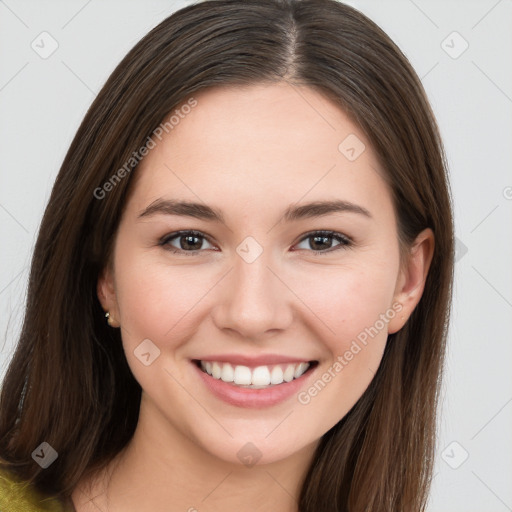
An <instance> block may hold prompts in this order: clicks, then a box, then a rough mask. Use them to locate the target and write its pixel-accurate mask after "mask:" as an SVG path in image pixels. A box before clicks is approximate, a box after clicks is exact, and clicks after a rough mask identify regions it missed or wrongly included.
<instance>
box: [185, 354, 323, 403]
mask: <svg viewBox="0 0 512 512" xmlns="http://www.w3.org/2000/svg"><path fill="white" fill-rule="evenodd" d="M192 366H193V367H194V369H195V371H196V372H197V373H198V374H199V377H200V378H201V379H202V380H203V382H204V383H205V384H206V387H207V388H208V389H209V390H210V391H211V392H212V393H213V394H214V395H215V396H216V397H217V398H220V399H221V400H222V401H224V402H226V403H228V404H230V405H234V406H236V407H248V408H263V407H270V406H272V405H276V404H279V403H281V402H284V401H285V400H287V399H288V398H290V397H291V396H293V395H295V394H297V393H298V392H299V390H300V388H301V387H303V386H304V384H305V383H306V381H307V380H308V379H309V378H310V377H311V375H313V373H314V372H315V368H312V369H308V370H307V371H306V372H305V373H304V374H302V375H301V376H300V377H299V378H298V379H293V380H292V381H291V382H283V383H282V384H277V385H275V386H271V387H269V388H266V389H251V388H240V387H237V386H235V385H233V384H230V383H228V382H224V381H223V380H221V379H214V378H213V377H212V376H211V375H209V374H208V373H205V372H203V371H202V370H201V369H200V368H199V367H198V366H197V365H196V363H195V362H193V361H192Z"/></svg>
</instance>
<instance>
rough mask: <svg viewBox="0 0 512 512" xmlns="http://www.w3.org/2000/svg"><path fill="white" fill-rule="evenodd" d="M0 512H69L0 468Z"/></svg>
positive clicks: (69, 511) (58, 503)
mask: <svg viewBox="0 0 512 512" xmlns="http://www.w3.org/2000/svg"><path fill="white" fill-rule="evenodd" d="M0 510H1V511H2V512H71V510H72V509H69V508H65V507H64V506H63V505H62V503H61V502H60V501H59V500H57V499H55V498H46V497H44V496H43V495H42V494H40V493H39V492H38V491H37V490H36V489H35V488H34V487H33V486H31V484H30V483H27V482H23V481H20V480H19V479H18V478H17V477H16V476H15V475H13V474H12V473H10V472H9V471H7V470H5V469H3V468H0Z"/></svg>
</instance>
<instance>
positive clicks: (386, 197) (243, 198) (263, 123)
mask: <svg viewBox="0 0 512 512" xmlns="http://www.w3.org/2000/svg"><path fill="white" fill-rule="evenodd" d="M193 98H194V100H195V102H196V103H194V105H195V106H194V107H193V108H186V109H181V108H180V107H179V106H178V107H177V108H176V109H175V110H174V111H173V112H172V113H170V114H174V116H173V125H172V128H171V129H169V130H168V133H165V132H164V134H163V136H162V140H161V141H158V139H155V142H156V143H157V144H156V147H154V149H151V151H150V152H149V153H148V154H147V155H146V156H145V157H144V159H143V160H142V162H141V164H140V165H139V168H138V169H137V171H136V175H137V181H136V186H135V191H134V196H135V198H134V200H135V203H136V207H137V208H139V209H140V208H143V207H145V206H147V204H148V203H149V202H151V201H153V200H155V199H157V198H158V197H163V196H169V197H179V198H181V199H185V198H188V199H194V200H197V199H198V198H200V199H201V200H203V201H205V202H208V204H215V206H220V207H221V208H224V206H225V207H226V208H227V207H228V204H227V203H226V201H229V204H230V205H232V206H233V207H234V206H236V204H240V205H244V206H245V208H247V207H248V206H249V205H250V204H252V205H254V207H255V208H256V209H258V208H260V207H261V206H262V204H263V203H265V204H266V205H267V206H268V207H270V206H272V205H278V204H281V203H283V202H286V206H287V205H288V204H289V203H292V202H297V201H299V200H300V199H301V198H302V197H304V196H305V195H307V198H305V199H307V200H308V201H312V200H317V199H335V198H341V199H350V200H353V201H354V200H355V201H359V202H361V203H365V205H372V206H373V207H377V208H380V209H382V210H383V211H382V213H383V214H385V211H386V210H387V211H388V213H389V210H390V208H391V209H392V204H391V195H390V193H389V191H388V189H387V185H386V184H385V182H384V180H383V179H382V177H381V173H382V171H381V169H380V166H379V163H378V161H377V159H376V157H375V155H374V153H373V151H372V148H371V146H370V143H369V141H368V140H367V138H366V137H365V135H364V134H363V133H362V131H361V130H360V128H359V127H358V126H357V125H356V124H354V123H353V122H352V121H351V120H350V119H349V118H348V116H347V115H346V114H345V113H344V112H343V111H342V110H341V109H340V108H339V107H338V106H337V105H335V104H334V103H332V102H331V101H330V100H328V99H327V98H326V97H324V96H323V95H322V94H320V93H319V92H317V91H314V90H313V89H310V88H307V87H303V86H302V87H299V86H294V85H290V84H287V83H279V84H270V85H254V86H247V87H223V88H214V89H209V90H205V91H202V92H200V93H199V94H195V95H194V96H193ZM184 104H185V103H184ZM166 119H169V116H167V118H166ZM347 148H348V149H351V148H353V149H354V151H352V152H351V153H350V152H349V153H347V152H346V150H347ZM354 153H355V156H357V155H358V154H359V153H360V155H359V156H357V158H355V159H354V158H353V156H354Z"/></svg>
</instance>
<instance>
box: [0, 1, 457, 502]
mask: <svg viewBox="0 0 512 512" xmlns="http://www.w3.org/2000/svg"><path fill="white" fill-rule="evenodd" d="M452 278H453V226H452V214H451V204H450V193H449V186H448V178H447V173H446V165H445V158H444V153H443V148H442V143H441V141H440V137H439V133H438V130H437V127H436V122H435V119H434V116H433V114H432V112H431V109H430V107H429V104H428V101H427V99H426V96H425V93H424V91H423V88H422V86H421V83H420V81H419V79H418V77H417V76H416V74H415V72H414V71H413V69H412V67H411V66H410V64H409V63H408V61H407V60H406V58H405V57H404V56H403V54H402V53H401V52H400V50H399V49H398V48H397V47H396V46H395V45H394V44H393V43H392V42H391V41H390V39H389V38H388V37H387V36H386V35H385V34H384V33H383V32H382V31H381V30H380V29H379V28H378V27H377V26H376V25H375V24H374V23H373V22H371V21H370V20H369V19H368V18H366V17H365V16H363V15H362V14H361V13H359V12H358V11H356V10H354V9H352V8H350V7H347V6H345V5H343V4H340V3H337V2H334V1H332V0H303V1H294V0H273V1H264V0H249V1H246V0H244V1H241V0H213V1H207V2H202V3H199V4H197V5H192V6H190V7H187V8H184V9H182V10H180V11H178V12H176V13H175V14H173V15H172V16H170V17H169V18H167V19H166V20H164V21H163V22H162V23H161V24H160V25H159V26H157V27H156V28H155V29H153V30H152V31H151V32H150V33H149V34H148V35H147V36H146V37H145V38H144V39H143V40H142V41H140V42H139V43H138V44H137V45H136V46H135V47H134V48H133V50H131V51H130V52H129V54H128V55H127V56H126V57H125V59H124V60H123V61H122V62H121V63H120V64H119V66H118V67H117V68H116V70H115V71H114V72H113V74H112V75H111V77H110V78H109V80H108V81H107V83H106V84H105V86H104V87H103V89H102V90H101V91H100V93H99V94H98V96H97V98H96V99H95V101H94V102H93V104H92V106H91V108H90V109H89V111H88V113H87V115H86V117H85V119H84V121H83V123H82V125H81V126H80V128H79V130H78V132H77V134H76V136H75V139H74V140H73V142H72V144H71V147H70V149H69V151H68V154H67V156H66V158H65V160H64V162H63V165H62V168H61V171H60V173H59V175H58V177H57V180H56V183H55V186H54V189H53V192H52V195H51V198H50V201H49V204H48V207H47V209H46V212H45V215H44V218H43V222H42V225H41V228H40V233H39V237H38V241H37V244H36V247H35V251H34V258H33V263H32V269H31V275H30V283H29V290H28V301H27V310H26V316H25V321H24V325H23V329H22V333H21V336H20V340H19V343H18V346H17V350H16V352H15V355H14V357H13V359H12V362H11V364H10V366H9V369H8V372H7V374H6V377H5V380H4V383H3V388H2V395H1V402H0V455H1V460H2V466H3V468H4V470H3V471H4V473H3V474H4V481H5V482H6V485H5V486H4V487H8V486H10V487H11V488H13V486H14V487H15V488H16V491H15V492H14V494H13V496H14V495H17V498H13V497H11V498H4V501H5V500H11V501H12V502H14V500H15V499H18V500H19V499H21V500H23V499H25V505H24V506H25V509H27V507H28V505H27V503H29V502H31V503H32V505H30V506H31V507H32V506H33V507H37V506H39V507H41V506H42V505H37V504H36V503H37V502H39V500H40V499H42V496H48V497H50V498H53V501H49V502H48V503H52V506H55V507H60V506H61V505H62V507H63V510H64V509H66V508H65V507H67V509H69V510H72V509H75V510H77V511H79V512H84V511H89V510H98V509H100V510H109V511H118V510H123V511H129V510H137V511H144V510H152V511H154V510H166V511H168V510H189V511H194V510H199V511H202V510H223V511H229V510H248V509H250V510H277V509H279V510H283V511H301V512H303V511H322V512H324V511H331V510H332V511H351V512H354V511H367V510H371V511H377V510H378V511H394V512H396V511H408V510H415V511H416V510H424V508H425V502H426V499H427V496H428V489H429V482H430V478H431V473H432V462H433V453H434V446H435V443H434V441H435V435H434V434H435V425H436V416H435V412H436V401H437V396H438V392H439V383H440V374H441V368H442V363H443V355H444V346H445V341H446V333H447V327H448V319H449V306H450V299H451V285H452ZM14 481H19V482H23V483H24V490H23V491H21V493H20V492H18V491H17V489H18V487H16V484H15V483H13V482H14ZM36 492H37V493H39V494H38V496H36V495H35V493H36ZM3 493H4V496H5V495H6V493H7V491H5V490H4V491H3ZM20 494H21V497H20V496H19V495H20ZM57 509H58V508H57ZM34 510H38V509H37V508H34Z"/></svg>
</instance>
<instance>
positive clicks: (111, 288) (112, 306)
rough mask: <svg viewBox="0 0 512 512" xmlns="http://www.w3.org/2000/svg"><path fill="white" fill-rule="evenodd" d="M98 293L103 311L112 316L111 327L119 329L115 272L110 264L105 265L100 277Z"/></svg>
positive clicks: (110, 318) (110, 317) (110, 319)
mask: <svg viewBox="0 0 512 512" xmlns="http://www.w3.org/2000/svg"><path fill="white" fill-rule="evenodd" d="M96 291H97V294H98V299H99V301H100V303H101V305H102V307H103V309H104V310H105V312H108V313H109V314H110V316H109V321H108V323H109V325H110V326H111V327H119V325H120V324H119V308H118V305H117V297H116V292H115V283H114V272H113V269H112V267H111V265H110V264H107V265H105V267H104V269H103V270H102V272H101V274H100V275H99V276H98V283H97V287H96Z"/></svg>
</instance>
